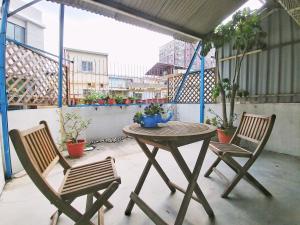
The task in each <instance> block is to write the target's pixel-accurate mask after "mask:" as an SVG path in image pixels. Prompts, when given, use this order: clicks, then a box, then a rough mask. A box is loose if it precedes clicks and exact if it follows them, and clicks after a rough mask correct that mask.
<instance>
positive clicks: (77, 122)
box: [61, 112, 90, 158]
mask: <svg viewBox="0 0 300 225" xmlns="http://www.w3.org/2000/svg"><path fill="white" fill-rule="evenodd" d="M61 124H62V126H61V130H62V132H61V133H62V140H63V143H65V144H66V147H67V150H68V153H69V156H70V157H71V158H79V157H81V156H82V155H83V150H84V146H85V144H86V142H85V140H84V139H79V135H80V134H81V133H82V131H84V130H85V129H87V127H88V125H89V124H90V120H85V119H83V118H82V117H81V116H80V115H79V114H77V113H74V112H67V113H64V114H63V113H62V115H61Z"/></svg>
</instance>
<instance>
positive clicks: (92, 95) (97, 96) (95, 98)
mask: <svg viewBox="0 0 300 225" xmlns="http://www.w3.org/2000/svg"><path fill="white" fill-rule="evenodd" d="M103 98H105V95H103V94H102V93H99V92H97V91H92V92H91V93H90V94H88V95H87V96H86V97H85V98H84V100H85V101H87V102H88V103H90V104H91V103H96V102H97V101H98V100H99V99H103Z"/></svg>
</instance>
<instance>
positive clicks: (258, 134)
mask: <svg viewBox="0 0 300 225" xmlns="http://www.w3.org/2000/svg"><path fill="white" fill-rule="evenodd" d="M275 119H276V116H275V115H274V114H273V115H271V116H263V115H255V114H249V113H246V112H244V113H243V115H242V118H241V122H240V124H239V127H238V128H237V130H236V132H235V134H234V136H233V138H232V139H231V143H233V144H238V143H239V142H240V140H241V139H244V140H246V141H250V142H252V143H254V144H256V145H257V148H256V150H255V151H254V153H253V154H258V153H260V151H261V150H262V149H263V147H264V146H265V144H266V143H267V141H268V139H269V137H270V134H271V132H272V129H273V125H274V122H275Z"/></svg>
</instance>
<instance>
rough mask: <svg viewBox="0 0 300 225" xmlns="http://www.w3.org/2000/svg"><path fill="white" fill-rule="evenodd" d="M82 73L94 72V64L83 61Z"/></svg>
mask: <svg viewBox="0 0 300 225" xmlns="http://www.w3.org/2000/svg"><path fill="white" fill-rule="evenodd" d="M81 71H82V72H93V62H91V61H81Z"/></svg>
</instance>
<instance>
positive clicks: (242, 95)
mask: <svg viewBox="0 0 300 225" xmlns="http://www.w3.org/2000/svg"><path fill="white" fill-rule="evenodd" d="M237 96H239V100H240V104H243V103H246V101H247V97H248V96H249V92H248V91H247V90H239V91H238V93H237Z"/></svg>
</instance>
